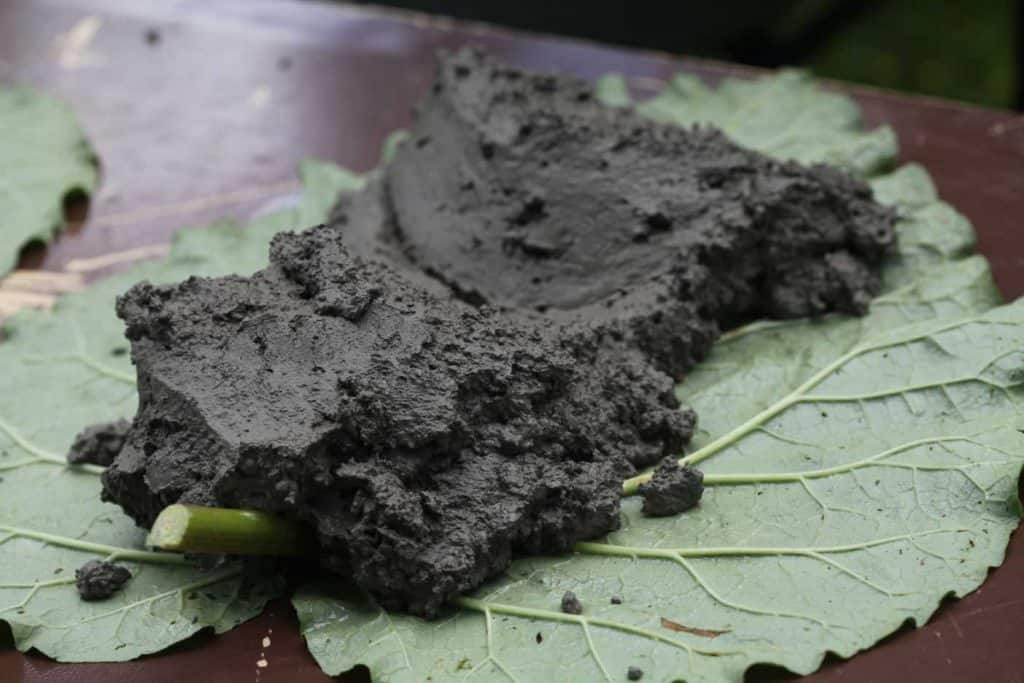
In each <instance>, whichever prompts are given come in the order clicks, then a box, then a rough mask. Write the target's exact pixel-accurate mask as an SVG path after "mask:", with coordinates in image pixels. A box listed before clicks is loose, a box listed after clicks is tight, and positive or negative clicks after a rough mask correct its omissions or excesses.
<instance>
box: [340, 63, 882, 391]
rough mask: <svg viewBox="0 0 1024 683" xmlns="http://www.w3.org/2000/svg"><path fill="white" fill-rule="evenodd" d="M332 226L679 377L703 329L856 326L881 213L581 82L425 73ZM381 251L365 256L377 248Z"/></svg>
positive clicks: (472, 69)
mask: <svg viewBox="0 0 1024 683" xmlns="http://www.w3.org/2000/svg"><path fill="white" fill-rule="evenodd" d="M376 183H377V186H376V187H374V188H372V189H371V190H370V191H369V192H367V193H365V194H364V196H361V197H358V198H356V199H353V200H351V202H349V203H345V204H343V205H342V206H341V207H340V209H339V211H338V212H337V217H336V224H337V225H338V226H339V228H340V229H341V230H343V231H344V232H345V233H346V235H347V238H346V241H347V243H348V244H350V245H351V247H352V248H353V250H354V251H356V252H357V253H359V254H363V255H366V256H373V257H377V258H381V257H383V258H388V259H391V260H393V261H395V260H400V259H401V260H404V262H405V263H407V264H410V265H413V266H415V267H416V268H417V269H419V270H421V271H423V272H426V273H428V274H430V275H431V276H433V277H434V278H435V279H437V280H439V281H440V282H442V283H444V285H446V286H447V287H448V288H450V289H451V290H452V291H453V292H455V293H456V294H457V295H458V296H459V297H461V298H462V299H464V300H465V301H468V302H470V303H474V304H480V303H488V304H492V305H497V306H502V307H507V308H512V309H518V310H533V311H539V312H543V313H546V314H547V315H548V316H550V317H553V318H555V319H556V320H558V321H565V320H570V321H581V322H582V323H583V325H584V327H585V328H586V333H587V334H590V333H592V332H593V331H595V330H596V331H598V332H600V333H603V334H605V336H606V337H609V338H615V339H622V340H623V341H624V342H625V343H626V344H627V345H629V346H634V347H637V348H640V349H642V350H643V351H644V352H645V353H647V354H648V355H650V356H651V358H652V359H653V360H654V361H655V362H656V363H657V364H658V366H659V367H660V368H661V369H664V370H666V371H668V372H670V373H671V374H673V375H677V376H678V375H681V373H682V372H684V371H685V370H686V369H688V368H689V367H691V366H692V365H693V363H694V362H696V361H697V360H699V359H700V357H702V356H703V354H704V353H705V351H706V350H707V348H708V347H709V346H710V344H711V342H712V341H713V340H714V339H715V338H716V337H717V336H718V333H719V328H720V327H721V326H723V325H724V326H731V325H734V324H735V323H737V322H739V321H741V320H744V319H749V318H751V317H754V316H763V315H767V316H770V317H780V318H787V317H803V316H809V315H817V314H821V313H824V312H826V311H842V312H848V313H863V312H864V311H865V310H866V308H867V306H868V303H869V301H870V299H871V297H872V296H873V295H874V294H876V293H877V291H878V287H879V282H878V276H877V272H876V269H875V267H874V266H875V265H877V264H878V262H879V261H880V260H881V258H882V257H883V255H884V254H885V253H886V252H887V251H888V250H889V249H890V247H891V246H892V245H893V242H894V233H893V229H892V225H893V221H894V216H893V214H892V213H891V212H890V211H889V210H888V209H885V208H883V207H881V206H880V205H878V204H877V203H875V202H874V201H872V199H871V193H870V189H869V188H868V187H867V185H865V184H864V183H862V182H860V181H858V180H855V179H852V178H850V177H849V176H846V175H844V174H843V173H841V172H839V171H837V170H835V169H832V168H830V167H827V166H812V167H804V166H800V165H798V164H795V163H782V162H779V161H776V160H773V159H770V158H768V157H766V156H764V155H762V154H758V153H756V152H752V151H749V150H746V149H743V148H741V147H738V146H737V145H735V144H734V143H732V142H731V141H729V140H728V139H727V138H726V137H725V136H724V135H723V134H722V133H721V132H720V131H718V130H716V129H711V128H694V129H685V128H680V127H677V126H668V125H662V124H656V123H652V122H650V121H647V120H645V119H642V118H640V117H639V116H638V115H637V114H635V113H634V112H632V111H631V110H628V109H611V108H608V107H605V106H603V105H601V104H600V103H599V102H598V101H597V100H596V99H595V98H594V95H593V91H592V89H591V87H590V85H589V84H587V83H586V82H583V81H579V80H575V79H570V78H560V77H555V76H550V75H537V74H529V73H524V72H523V71H520V70H517V69H511V68H508V67H506V66H504V65H502V64H500V63H498V62H496V61H495V60H493V59H491V58H489V57H487V56H485V55H482V54H481V53H479V52H474V51H470V50H464V51H462V52H459V53H458V54H455V55H452V56H449V57H447V58H443V59H442V60H441V64H440V67H439V72H438V78H437V81H436V83H435V85H434V87H433V89H432V90H431V92H430V94H429V95H428V96H427V98H426V100H425V101H424V102H423V103H422V104H421V105H420V107H419V111H418V115H417V119H416V123H415V126H414V127H413V129H412V131H411V133H410V136H409V139H408V141H407V142H406V143H405V144H403V145H402V146H401V148H400V150H399V152H398V155H397V157H396V159H395V160H394V162H393V163H392V164H390V165H389V166H388V167H387V168H386V169H385V171H384V172H383V174H382V177H380V178H379V179H378V180H377V181H376ZM382 245H383V246H382Z"/></svg>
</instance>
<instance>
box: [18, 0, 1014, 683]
mask: <svg viewBox="0 0 1024 683" xmlns="http://www.w3.org/2000/svg"><path fill="white" fill-rule="evenodd" d="M466 42H473V43H477V44H482V45H484V46H486V47H487V48H489V49H490V50H492V51H494V52H495V53H496V54H498V55H500V56H501V57H503V58H504V59H506V60H508V61H510V62H512V63H514V64H517V65H521V66H525V67H531V68H536V69H552V68H554V69H558V70H562V71H567V72H572V73H575V74H578V75H580V76H584V77H596V76H598V75H599V74H602V73H605V72H608V71H619V72H622V73H624V74H627V75H628V76H629V77H630V79H631V83H632V84H633V85H634V86H635V87H636V88H637V89H638V90H639V91H649V90H650V89H651V88H654V87H657V86H658V84H659V83H662V82H663V81H664V80H665V79H666V78H668V77H670V76H671V74H672V73H673V72H675V71H677V70H678V69H680V68H684V69H688V70H691V71H694V72H696V73H698V74H700V75H702V76H704V77H706V78H708V79H709V80H711V81H714V80H717V79H719V78H721V77H722V76H723V75H727V74H740V75H742V74H745V73H750V72H749V70H745V69H743V68H741V67H735V66H730V65H724V64H716V63H709V62H704V61H698V60H689V59H677V58H671V57H669V56H667V55H660V54H652V53H644V52H637V51H632V50H625V49H620V48H613V47H606V46H599V45H594V44H588V43H581V42H576V41H571V40H566V39H561V38H552V37H542V36H535V35H523V34H517V33H512V32H506V31H502V30H497V29H493V28H488V27H482V26H474V25H469V24H454V23H452V22H449V21H445V20H440V19H427V18H425V17H420V16H415V15H401V14H394V13H384V12H382V11H379V10H377V11H369V10H367V9H364V8H355V7H348V6H344V5H340V6H339V5H321V4H316V3H291V2H283V1H281V0H277V1H270V0H218V1H217V2H204V1H203V0H177V1H163V2H151V1H150V2H137V1H135V0H0V81H8V82H11V81H15V82H22V83H27V84H31V85H34V86H36V87H39V88H42V89H44V90H47V91H49V92H52V93H53V94H56V95H58V96H59V97H62V98H64V99H65V100H66V101H68V102H69V103H70V104H71V105H72V106H73V108H74V109H75V111H76V112H77V114H78V115H79V117H80V119H81V121H82V123H83V124H84V126H85V128H86V130H87V131H88V133H89V136H90V138H91V140H92V141H93V143H94V145H95V147H96V149H97V150H98V152H99V154H100V156H101V158H102V165H103V183H102V186H101V188H100V190H99V192H98V194H97V196H96V197H94V198H93V202H92V205H91V208H90V212H89V217H88V219H87V220H86V222H85V224H84V226H83V227H81V228H79V229H76V230H73V231H71V232H70V233H67V234H65V235H63V236H62V237H61V238H60V239H59V240H58V241H57V242H56V243H55V244H54V245H52V246H51V247H50V248H49V249H47V250H46V251H45V252H37V253H35V254H34V255H31V256H30V257H29V258H28V259H26V260H24V261H23V267H40V268H43V269H46V270H51V271H60V270H63V269H65V268H66V267H67V266H68V264H69V263H76V264H77V267H78V269H79V270H81V271H84V272H85V273H86V274H87V277H89V278H95V277H100V276H102V275H104V274H106V273H109V272H112V270H113V269H116V268H123V267H125V266H126V265H127V264H128V263H129V262H130V261H131V259H133V258H138V257H141V256H144V255H146V254H153V253H159V251H160V249H161V248H162V245H166V243H167V242H168V240H169V238H170V236H171V235H172V234H173V233H174V231H175V230H177V229H178V228H180V227H182V226H184V225H201V224H203V223H206V222H209V221H210V220H212V219H214V218H220V217H225V216H228V217H235V218H239V219H246V218H248V217H249V216H251V215H252V214H253V212H256V211H259V210H261V208H265V207H266V206H267V205H268V203H272V202H273V201H274V200H275V199H277V198H280V197H282V196H286V195H289V194H293V193H295V192H296V191H297V190H298V189H299V186H298V183H297V181H296V179H295V178H296V176H295V168H296V165H297V164H298V162H299V161H300V160H302V159H304V158H307V157H318V158H321V159H328V160H333V161H337V162H339V163H341V164H344V165H346V166H348V167H350V168H354V169H357V170H366V169H368V168H370V167H372V166H373V165H374V164H375V162H376V160H377V157H378V153H379V148H380V143H381V141H382V139H383V138H384V136H385V135H386V134H387V133H388V132H389V131H391V130H393V129H395V128H398V127H401V126H403V125H406V124H408V123H409V120H410V107H411V105H412V104H413V103H414V102H415V101H416V99H417V98H418V97H419V96H420V95H421V94H422V93H423V92H424V91H425V89H426V87H427V85H428V84H429V82H430V79H431V76H432V70H433V58H432V55H433V53H434V51H435V50H436V49H437V48H439V47H454V46H458V45H461V44H464V43H466ZM964 67H965V68H969V67H970V65H964ZM836 87H839V88H841V89H843V90H846V91H848V92H850V93H851V94H853V96H854V97H856V99H857V100H858V101H859V102H860V104H861V105H862V107H863V109H864V113H865V116H866V118H867V119H868V121H869V122H871V123H877V122H883V121H884V122H887V123H889V124H890V125H892V126H893V127H894V128H895V129H896V131H897V133H898V134H899V138H900V143H901V147H902V159H903V160H905V161H917V162H920V163H922V164H924V165H925V166H926V167H927V168H928V170H929V171H930V172H931V173H932V175H933V177H934V178H935V180H936V183H937V185H938V187H939V191H940V193H941V195H942V196H943V198H945V199H946V200H947V201H949V202H951V203H952V204H953V205H954V206H956V207H957V208H958V209H959V210H960V211H962V212H963V213H964V214H966V215H967V216H968V217H969V218H970V219H971V220H972V221H973V222H974V225H975V227H976V229H977V231H978V235H979V249H980V250H981V251H982V252H983V253H984V254H985V255H986V256H988V258H989V260H990V261H991V263H992V266H993V268H994V270H995V274H996V278H997V281H998V282H999V285H1000V287H1001V288H1002V291H1003V293H1004V294H1005V295H1006V296H1007V297H1016V296H1019V295H1020V294H1021V293H1024V229H1022V227H1024V226H1022V225H1021V223H1022V221H1024V118H1021V117H1019V116H1016V115H1013V114H1010V113H1007V112H996V111H990V110H983V109H977V108H972V107H967V106H962V105H957V104H953V103H949V102H944V101H938V100H931V99H923V98H914V97H906V96H902V95H896V94H892V93H888V92H879V91H874V90H869V89H865V88H857V87H844V86H838V85H837V86H836ZM5 133H6V131H0V134H5ZM139 248H143V249H141V250H140V249H139ZM111 253H115V254H121V255H122V256H121V257H120V258H115V259H113V260H114V261H115V263H113V264H109V265H104V263H105V262H104V261H103V260H99V261H97V260H94V259H93V258H92V257H101V256H106V255H108V254H111ZM83 263H85V264H87V267H84V268H83V267H82V264H83ZM270 632H272V646H271V647H270V648H269V649H268V650H267V652H266V658H267V660H268V662H269V666H268V667H267V668H265V669H257V667H256V660H257V659H259V652H260V650H261V645H260V641H261V640H262V638H263V637H264V636H265V635H267V634H268V633H270ZM1022 633H1024V540H1022V535H1021V534H1020V533H1018V534H1016V535H1015V536H1014V538H1013V540H1012V542H1011V544H1010V548H1009V552H1008V558H1007V561H1006V562H1005V563H1004V565H1003V566H1002V567H1001V568H999V569H997V570H995V571H993V572H992V573H991V575H990V577H989V579H988V580H987V581H986V582H985V584H984V586H983V587H982V588H981V589H979V590H978V591H976V592H975V593H973V594H972V595H970V596H968V597H967V598H965V599H963V600H959V601H947V604H944V605H943V607H942V608H941V609H940V610H939V612H938V613H937V614H936V615H935V617H934V619H933V620H932V621H931V622H930V623H929V624H927V625H926V626H924V627H922V628H919V629H916V630H915V629H911V628H905V629H903V630H902V631H901V632H899V633H898V634H896V635H894V636H892V637H890V638H887V639H886V640H885V641H884V642H883V643H881V644H880V645H879V646H877V647H875V648H873V649H871V650H870V651H868V652H866V653H863V654H860V655H858V656H856V657H855V658H853V659H852V660H848V661H830V662H829V663H827V665H826V666H825V667H824V668H823V669H822V670H821V671H820V672H818V673H817V674H814V675H813V676H810V677H808V678H807V679H806V680H811V681H819V682H824V681H830V682H833V681H880V682H885V681H902V680H905V679H907V678H913V679H915V680H925V681H930V682H931V683H940V682H945V681H1024V647H1022V646H1021V634H1022ZM753 677H754V678H757V679H759V680H777V679H780V678H783V679H785V678H787V676H786V675H785V673H784V672H780V671H775V670H770V669H765V670H759V671H757V672H756V674H755V676H753ZM188 680H191V681H196V683H200V682H202V683H206V682H213V683H219V682H221V681H225V682H234V681H259V682H260V683H311V682H313V681H324V680H328V679H327V677H326V676H324V675H323V674H322V673H321V672H320V670H319V669H318V668H317V666H316V664H315V663H314V661H313V660H312V658H311V657H310V656H309V655H308V654H307V653H306V651H305V648H304V645H303V643H302V640H301V638H300V637H299V635H298V632H297V630H296V626H295V617H294V614H293V612H292V610H291V608H290V607H289V605H288V603H287V602H285V601H278V602H275V603H273V604H272V605H271V606H270V607H269V609H268V610H267V611H266V613H265V614H264V615H263V616H261V617H259V618H257V619H254V620H252V621H250V622H248V623H246V624H245V625H243V626H241V627H240V628H237V629H235V630H234V631H232V632H230V633H228V634H226V635H223V636H219V637H213V636H210V635H206V634H204V635H200V636H197V637H196V638H193V639H191V640H189V641H188V642H186V643H183V644H181V645H179V646H177V647H175V648H173V649H172V651H170V652H166V653H163V654H159V655H155V656H151V657H146V658H144V659H142V660H139V661H135V662H129V663H124V664H84V665H83V664H79V665H72V664H56V663H53V662H51V661H49V660H47V659H46V658H44V657H41V656H39V655H38V654H34V653H32V654H28V655H22V654H19V653H18V652H16V651H15V650H14V649H13V646H12V645H11V644H10V638H9V634H5V635H0V681H2V682H3V683H7V682H9V681H25V682H33V683H39V682H44V681H45V682H47V683H72V682H75V683H99V682H104V683H106V682H110V681H116V682H123V683H128V682H131V683H136V682H138V683H143V682H145V683H165V682H167V683H170V682H175V683H177V682H179V681H188ZM348 680H365V674H363V675H360V676H355V677H348Z"/></svg>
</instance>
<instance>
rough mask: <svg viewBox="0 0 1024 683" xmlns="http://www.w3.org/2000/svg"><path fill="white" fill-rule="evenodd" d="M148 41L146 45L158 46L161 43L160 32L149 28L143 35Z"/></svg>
mask: <svg viewBox="0 0 1024 683" xmlns="http://www.w3.org/2000/svg"><path fill="white" fill-rule="evenodd" d="M143 36H144V38H145V39H146V45H158V44H159V43H160V31H157V30H156V29H155V28H148V29H146V32H145V33H144V34H143Z"/></svg>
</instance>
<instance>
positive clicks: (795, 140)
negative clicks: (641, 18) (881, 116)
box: [597, 69, 897, 175]
mask: <svg viewBox="0 0 1024 683" xmlns="http://www.w3.org/2000/svg"><path fill="white" fill-rule="evenodd" d="M597 96H598V97H599V98H600V99H601V100H602V101H603V102H605V103H606V104H609V105H611V106H625V105H627V104H629V95H628V92H627V90H626V87H625V82H624V81H623V80H622V79H621V77H618V76H614V75H610V76H605V77H604V78H602V79H601V80H600V81H599V82H598V91H597ZM636 108H637V111H639V112H640V113H641V114H643V115H645V116H649V117H650V118H652V119H655V120H658V121H664V122H666V123H675V124H678V125H681V126H690V125H693V124H701V123H707V124H712V125H715V126H717V127H719V128H721V129H722V130H723V131H725V133H726V134H727V135H729V137H731V138H732V139H733V140H735V141H736V142H738V143H739V144H741V145H744V146H746V147H750V148H751V149H756V150H758V151H760V152H763V153H765V154H769V155H771V156H774V157H777V158H779V159H793V160H795V161H800V162H803V163H814V162H820V163H828V164H832V165H834V166H839V167H840V168H845V169H846V170H847V171H849V172H851V173H854V174H857V175H871V174H873V173H876V172H878V171H881V170H883V169H885V168H887V167H888V166H890V165H891V164H892V162H893V160H894V159H895V158H896V152H897V142H896V135H895V133H893V131H892V129H891V128H889V127H888V126H881V127H879V128H876V129H875V130H872V131H864V130H863V129H862V127H861V120H860V110H859V109H858V108H857V105H856V104H855V103H854V102H853V101H852V100H851V99H850V98H849V97H846V96H845V95H841V94H839V93H833V92H828V91H825V90H822V89H821V88H820V87H819V86H818V84H817V83H816V82H815V81H814V79H813V78H811V76H810V75H809V74H807V73H805V72H803V71H796V70H791V69H790V70H783V71H779V72H778V73H776V74H774V75H771V76H766V77H764V78H758V79H756V80H739V79H733V78H726V79H725V80H723V81H722V82H721V84H720V85H719V86H718V87H717V88H711V87H709V86H707V85H705V84H704V82H703V81H701V80H700V79H699V78H697V77H696V76H692V75H690V74H684V73H681V74H677V75H676V76H675V78H673V79H672V80H671V81H670V82H669V84H668V87H666V88H665V90H663V91H662V92H661V93H659V94H658V95H657V96H655V97H653V98H651V99H649V100H647V101H645V102H641V103H639V104H638V105H637V107H636Z"/></svg>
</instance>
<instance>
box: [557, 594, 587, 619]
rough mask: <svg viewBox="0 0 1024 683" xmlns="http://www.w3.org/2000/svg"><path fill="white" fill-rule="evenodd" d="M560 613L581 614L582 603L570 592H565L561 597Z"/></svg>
mask: <svg viewBox="0 0 1024 683" xmlns="http://www.w3.org/2000/svg"><path fill="white" fill-rule="evenodd" d="M562 611H563V612H565V613H566V614H583V603H582V602H580V600H579V598H577V597H576V594H575V593H573V592H572V591H565V595H563V596H562Z"/></svg>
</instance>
